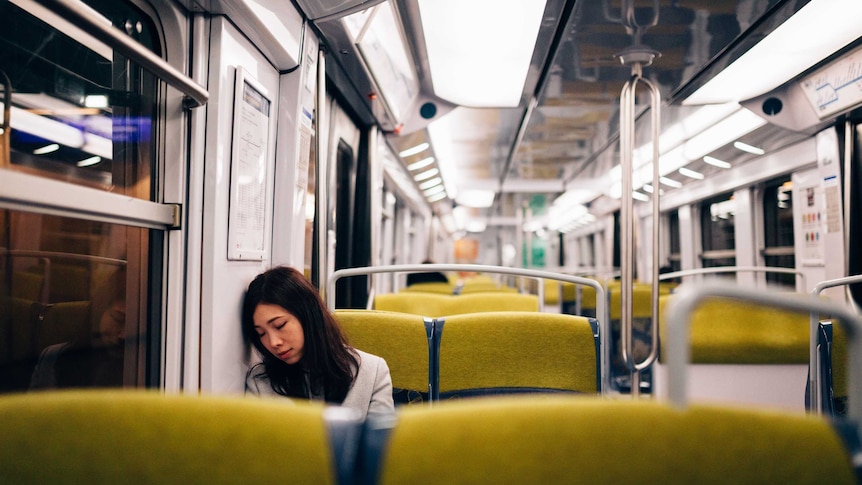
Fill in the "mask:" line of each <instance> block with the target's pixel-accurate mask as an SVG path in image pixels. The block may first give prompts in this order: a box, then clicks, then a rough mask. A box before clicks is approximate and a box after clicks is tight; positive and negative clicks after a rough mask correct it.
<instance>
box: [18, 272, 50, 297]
mask: <svg viewBox="0 0 862 485" xmlns="http://www.w3.org/2000/svg"><path fill="white" fill-rule="evenodd" d="M44 284H45V276H44V275H42V274H40V273H32V272H29V271H15V272H14V273H12V296H14V297H17V298H23V299H25V300H33V301H41V300H42V288H43V286H44Z"/></svg>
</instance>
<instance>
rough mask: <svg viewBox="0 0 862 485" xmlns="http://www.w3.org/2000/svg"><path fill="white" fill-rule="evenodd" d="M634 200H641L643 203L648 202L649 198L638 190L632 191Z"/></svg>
mask: <svg viewBox="0 0 862 485" xmlns="http://www.w3.org/2000/svg"><path fill="white" fill-rule="evenodd" d="M632 199H635V200H639V201H641V202H646V201H648V200H649V196H648V195H646V194H642V193H640V192H638V191H637V190H633V191H632Z"/></svg>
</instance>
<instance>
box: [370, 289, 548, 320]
mask: <svg viewBox="0 0 862 485" xmlns="http://www.w3.org/2000/svg"><path fill="white" fill-rule="evenodd" d="M373 307H374V309H375V310H382V311H390V312H400V313H412V314H414V315H422V316H426V317H432V318H436V317H442V316H446V315H458V314H463V313H479V312H492V311H519V312H538V311H539V299H538V297H537V296H536V295H525V294H520V293H501V292H488V293H470V294H466V295H442V294H437V293H424V292H407V293H403V292H402V293H383V294H379V295H375V296H374V305H373Z"/></svg>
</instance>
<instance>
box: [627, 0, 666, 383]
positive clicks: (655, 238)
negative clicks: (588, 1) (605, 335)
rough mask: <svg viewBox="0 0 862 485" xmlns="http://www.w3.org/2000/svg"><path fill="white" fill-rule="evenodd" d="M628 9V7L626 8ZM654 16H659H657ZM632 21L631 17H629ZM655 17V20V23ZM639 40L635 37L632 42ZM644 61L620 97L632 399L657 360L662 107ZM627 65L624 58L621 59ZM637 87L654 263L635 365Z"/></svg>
mask: <svg viewBox="0 0 862 485" xmlns="http://www.w3.org/2000/svg"><path fill="white" fill-rule="evenodd" d="M629 10H631V6H630V8H629ZM656 15H658V14H657V13H656ZM631 18H633V17H631ZM631 18H630V20H631ZM657 20H658V18H657V17H656V21H657ZM635 40H636V41H637V40H638V39H637V38H636V39H635ZM642 60H643V59H641V58H636V60H635V62H634V63H633V65H632V76H631V78H629V80H628V81H627V82H626V84H625V85H624V86H623V89H622V93H621V95H620V168H621V170H622V179H621V184H622V200H621V203H620V269H621V270H622V271H621V273H622V275H621V278H620V296H621V299H620V303H621V305H622V308H621V314H620V317H621V318H620V336H621V345H620V346H621V347H622V354H623V361H624V362H625V363H626V366H627V367H628V369H629V371H630V372H631V376H632V385H631V389H632V391H631V393H632V397H637V395H638V394H639V393H640V384H639V380H640V379H639V377H640V371H642V370H644V369H646V368H648V367H649V366H650V365H652V363H653V362H655V360H656V358H658V331H657V328H658V327H657V326H658V300H659V287H658V275H659V271H658V269H659V268H658V264H656V263H655V262H656V261H658V260H659V231H658V227H657V226H658V224H657V221H658V220H659V203H660V195H659V193H660V191H659V190H658V187H659V179H660V177H661V174H660V172H659V164H658V161H659V155H660V150H659V138H660V135H661V132H660V130H661V114H660V111H659V106H660V104H661V93H660V92H659V89H658V87H657V86H656V85H655V83H653V82H651V81H650V80H648V79H646V78H644V77H643V75H642V72H641V71H642V68H641V62H642ZM623 61H624V62H626V60H625V59H623ZM638 84H643V85H645V86H646V87H647V88H649V92H650V112H651V113H652V185H653V187H654V188H655V190H654V191H653V194H652V218H653V227H652V260H653V262H654V263H653V268H652V269H653V271H652V272H653V278H652V281H653V283H652V292H651V295H650V296H651V301H652V315H653V316H652V321H651V323H650V326H651V343H652V345H651V346H650V352H649V355H647V357H646V358H645V359H644V360H642V361H641V362H635V360H634V356H633V355H632V340H633V339H632V321H633V317H632V293H633V285H634V253H633V251H634V227H633V226H634V200H633V197H632V192H633V186H632V185H633V184H632V177H633V174H634V167H633V166H632V164H633V158H634V141H635V140H634V128H635V126H634V124H635V93H636V91H637V86H638Z"/></svg>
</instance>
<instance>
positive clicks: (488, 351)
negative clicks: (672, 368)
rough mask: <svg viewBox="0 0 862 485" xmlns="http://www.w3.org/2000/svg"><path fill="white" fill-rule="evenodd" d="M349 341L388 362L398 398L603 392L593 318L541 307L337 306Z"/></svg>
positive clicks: (430, 398)
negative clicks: (426, 311) (437, 311)
mask: <svg viewBox="0 0 862 485" xmlns="http://www.w3.org/2000/svg"><path fill="white" fill-rule="evenodd" d="M335 317H336V319H337V320H338V322H339V324H340V325H341V327H342V328H343V330H344V332H345V334H346V335H347V337H348V340H349V341H350V343H351V345H353V346H355V347H357V348H360V349H362V350H365V351H367V352H370V353H372V354H376V355H379V356H381V357H383V358H384V359H386V362H387V364H388V365H389V368H390V372H391V374H392V384H393V387H394V397H395V400H396V402H397V403H402V404H403V403H410V402H424V401H428V400H432V401H433V400H439V399H450V398H455V397H464V396H474V395H483V394H501V393H506V394H511V393H519V392H580V393H591V394H595V393H597V392H598V391H599V388H600V384H599V376H600V372H599V369H600V366H599V359H598V356H599V355H600V353H599V335H598V325H597V323H596V321H595V319H588V318H584V317H576V316H573V315H560V314H549V313H538V312H486V313H468V314H462V315H451V316H447V317H440V318H429V317H423V316H421V315H413V314H407V313H397V312H384V311H378V310H336V311H335Z"/></svg>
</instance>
